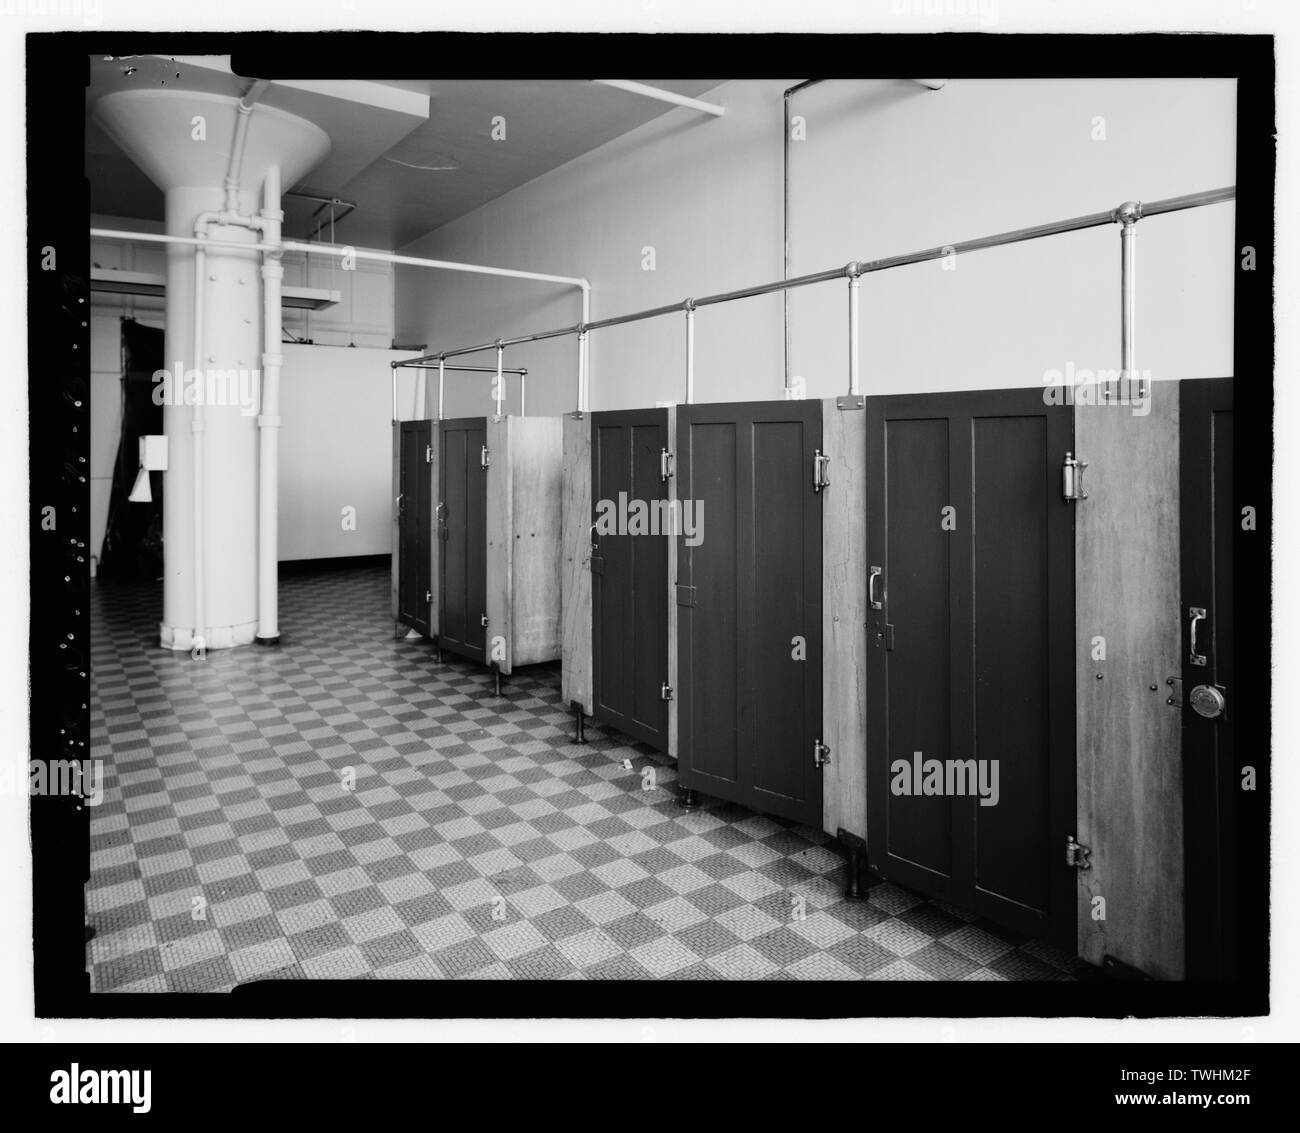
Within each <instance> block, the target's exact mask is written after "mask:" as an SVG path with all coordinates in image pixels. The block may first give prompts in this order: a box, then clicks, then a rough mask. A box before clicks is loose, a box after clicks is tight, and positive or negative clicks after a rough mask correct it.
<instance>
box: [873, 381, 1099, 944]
mask: <svg viewBox="0 0 1300 1133" xmlns="http://www.w3.org/2000/svg"><path fill="white" fill-rule="evenodd" d="M867 413H868V419H867V420H868V430H867V437H868V441H867V443H868V493H867V563H868V566H867V569H868V572H869V583H870V585H871V589H872V597H873V598H874V600H875V602H877V603H879V605H878V607H877V606H875V605H873V607H872V609H871V610H870V612H869V619H868V645H869V650H868V682H867V704H868V725H867V727H868V751H867V764H868V804H869V816H868V849H869V853H870V856H871V858H872V861H873V864H874V865H875V867H876V868H877V869H878V870H879V871H880V872H881V873H882V874H884V875H885V876H886V877H890V878H892V879H894V880H897V881H900V882H903V883H904V884H908V885H912V886H914V887H916V888H917V889H920V890H921V891H922V892H925V893H928V894H931V895H933V896H937V897H941V898H944V899H946V900H950V901H952V902H953V903H955V904H959V905H962V906H964V907H966V908H969V909H971V910H972V911H975V912H979V913H983V914H985V915H987V916H990V917H992V918H994V919H997V920H1000V921H1001V922H1002V923H1004V924H1007V925H1008V926H1010V927H1012V928H1015V929H1018V930H1019V931H1023V932H1027V933H1033V934H1035V935H1040V936H1045V937H1048V938H1050V939H1053V940H1059V941H1061V942H1062V943H1067V944H1068V942H1069V941H1070V940H1071V939H1072V936H1073V932H1074V921H1073V917H1074V901H1073V889H1072V885H1073V882H1074V877H1073V874H1072V872H1071V870H1070V869H1069V868H1068V867H1067V866H1066V864H1065V853H1064V846H1065V839H1066V835H1067V834H1068V833H1069V832H1070V830H1072V829H1073V826H1072V822H1073V809H1074V684H1073V680H1074V659H1073V634H1074V581H1073V580H1074V569H1073V547H1074V528H1073V512H1072V511H1071V510H1070V509H1071V508H1072V507H1073V506H1076V505H1073V504H1070V503H1067V502H1066V501H1064V500H1063V499H1062V498H1061V492H1060V483H1061V479H1060V467H1061V460H1062V459H1063V457H1064V455H1065V453H1066V452H1067V451H1068V450H1069V449H1070V448H1071V447H1072V435H1073V424H1072V417H1071V416H1070V413H1069V410H1068V409H1067V408H1065V407H1049V406H1046V405H1044V404H1043V401H1042V395H1041V393H1039V392H1038V391H1034V390H1025V391H993V392H979V393H960V394H929V395H913V396H902V397H888V398H871V399H869V400H868V406H867ZM873 571H876V572H878V573H877V574H876V577H875V578H874V579H871V578H870V573H871V572H873ZM908 764H910V766H908Z"/></svg>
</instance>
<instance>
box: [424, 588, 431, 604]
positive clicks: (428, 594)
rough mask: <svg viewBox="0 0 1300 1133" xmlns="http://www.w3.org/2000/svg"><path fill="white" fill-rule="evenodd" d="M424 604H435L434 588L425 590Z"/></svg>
mask: <svg viewBox="0 0 1300 1133" xmlns="http://www.w3.org/2000/svg"><path fill="white" fill-rule="evenodd" d="M424 604H425V605H426V606H432V605H433V591H432V590H426V591H425V592H424Z"/></svg>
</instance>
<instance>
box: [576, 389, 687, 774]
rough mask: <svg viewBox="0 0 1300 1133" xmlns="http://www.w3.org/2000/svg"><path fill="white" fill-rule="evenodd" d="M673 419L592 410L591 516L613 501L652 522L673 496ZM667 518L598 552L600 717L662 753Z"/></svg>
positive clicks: (595, 600)
mask: <svg viewBox="0 0 1300 1133" xmlns="http://www.w3.org/2000/svg"><path fill="white" fill-rule="evenodd" d="M667 424H668V415H667V413H666V412H664V411H663V410H640V411H633V412H613V413H598V414H595V415H593V419H592V502H593V517H592V518H593V521H594V520H595V519H596V518H598V516H599V515H600V513H601V509H602V506H603V505H606V504H607V505H608V506H610V507H612V508H613V509H615V514H618V513H619V512H620V511H623V512H626V513H628V514H629V515H630V514H631V510H632V509H634V508H635V509H636V510H637V513H638V514H640V515H642V516H643V517H644V518H643V519H642V520H639V521H638V523H644V524H647V525H648V524H649V522H650V518H651V516H652V514H653V513H652V510H651V509H653V508H654V505H655V504H656V503H657V502H658V501H661V500H666V499H667V496H668V489H667V484H666V482H665V481H664V479H663V477H662V475H661V462H660V456H661V453H662V451H663V449H664V448H665V447H667V442H668V437H667ZM623 501H626V504H624V503H623ZM640 505H644V507H645V511H644V512H641V511H640ZM663 519H664V517H663V515H662V513H659V514H658V516H657V518H656V519H655V521H654V522H655V523H656V525H657V527H656V528H650V527H648V526H646V527H638V528H636V529H635V530H639V531H640V533H639V534H634V533H632V531H631V530H629V531H624V532H621V533H607V534H598V535H596V536H595V538H594V540H593V548H594V549H593V552H592V665H593V675H594V679H593V693H594V697H595V704H594V707H595V715H596V717H597V719H600V720H603V721H605V722H606V723H609V724H613V725H614V726H615V727H617V728H619V729H620V730H621V731H623V732H625V733H626V734H628V735H629V736H632V737H634V738H635V739H639V740H643V741H644V742H646V743H650V744H653V745H655V746H656V747H658V748H660V749H661V750H663V749H664V748H665V747H666V745H667V740H668V702H667V701H666V700H665V699H664V698H663V696H662V686H663V684H664V678H665V676H666V674H667V672H668V608H667V591H668V548H667V540H668V538H669V534H668V531H667V529H666V528H665V527H664V526H663ZM656 530H657V531H658V532H659V533H658V534H656V533H655V531H656Z"/></svg>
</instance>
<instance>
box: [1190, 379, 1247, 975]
mask: <svg viewBox="0 0 1300 1133" xmlns="http://www.w3.org/2000/svg"><path fill="white" fill-rule="evenodd" d="M1180 394H1181V396H1180V407H1179V449H1180V479H1181V485H1180V489H1181V490H1180V493H1179V494H1180V500H1181V505H1180V507H1181V532H1182V556H1181V557H1182V607H1183V609H1182V615H1183V642H1182V657H1183V663H1182V673H1181V675H1182V680H1183V698H1184V700H1183V814H1184V829H1185V831H1186V838H1185V840H1184V849H1185V860H1186V867H1187V881H1186V885H1185V886H1184V892H1185V894H1186V901H1187V977H1188V979H1232V978H1233V977H1235V976H1236V975H1237V973H1238V961H1239V955H1238V953H1239V946H1238V928H1239V926H1240V925H1241V923H1242V918H1241V916H1240V915H1239V910H1238V908H1237V884H1236V874H1237V863H1238V857H1239V855H1238V853H1237V839H1238V836H1239V833H1240V829H1239V828H1240V827H1241V825H1242V823H1241V816H1240V814H1239V809H1240V807H1239V804H1240V800H1241V799H1242V798H1243V797H1245V792H1243V791H1242V788H1241V775H1240V771H1239V769H1238V766H1237V759H1236V745H1235V743H1234V736H1233V730H1234V729H1233V720H1234V716H1235V713H1234V711H1233V708H1234V705H1233V691H1234V689H1233V680H1232V676H1233V647H1232V646H1233V632H1232V628H1233V627H1232V608H1233V602H1232V586H1233V569H1232V568H1233V544H1234V542H1235V539H1236V532H1237V530H1238V526H1237V525H1238V523H1239V521H1240V514H1239V512H1238V511H1237V508H1236V504H1235V502H1234V496H1233V478H1232V451H1233V428H1232V425H1233V420H1232V380H1231V379H1229V378H1224V379H1212V380H1197V381H1184V382H1182V383H1181V391H1180ZM1258 789H1262V788H1260V787H1258V786H1257V790H1258Z"/></svg>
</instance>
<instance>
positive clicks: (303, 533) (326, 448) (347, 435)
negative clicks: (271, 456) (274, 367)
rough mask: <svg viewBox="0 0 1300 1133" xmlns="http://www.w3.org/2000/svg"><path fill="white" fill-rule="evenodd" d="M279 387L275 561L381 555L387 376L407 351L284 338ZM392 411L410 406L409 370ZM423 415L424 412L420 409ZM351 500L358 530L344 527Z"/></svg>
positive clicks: (409, 411)
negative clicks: (290, 341) (305, 343)
mask: <svg viewBox="0 0 1300 1133" xmlns="http://www.w3.org/2000/svg"><path fill="white" fill-rule="evenodd" d="M283 353H284V367H283V370H282V371H281V379H280V380H281V388H280V418H281V422H282V423H281V425H280V526H279V531H280V548H279V550H280V561H281V562H290V561H293V560H296V559H325V558H337V557H342V556H355V555H386V554H388V553H389V551H390V550H391V546H392V544H391V538H392V514H393V513H392V506H393V500H392V405H393V398H392V376H393V371H392V368H391V366H390V365H389V363H390V362H392V361H394V360H395V359H399V358H409V357H411V354H410V352H409V351H392V350H373V349H367V348H365V347H357V348H355V349H353V348H351V347H346V346H296V345H292V344H288V343H286V344H285V346H284V350H283ZM398 375H399V382H398V412H399V414H400V417H401V419H402V420H408V419H410V418H411V417H413V416H415V415H416V414H415V412H414V408H415V406H414V395H415V382H416V373H415V371H414V370H408V369H403V370H399V371H398ZM421 415H422V414H421ZM345 508H351V509H353V512H352V515H354V516H355V530H348V529H347V528H345V527H344V523H343V520H344V514H345V513H344V509H345Z"/></svg>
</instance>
